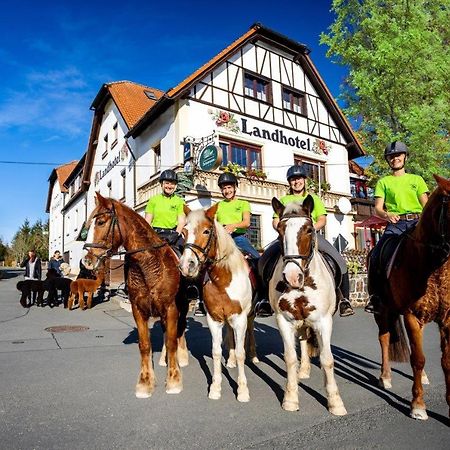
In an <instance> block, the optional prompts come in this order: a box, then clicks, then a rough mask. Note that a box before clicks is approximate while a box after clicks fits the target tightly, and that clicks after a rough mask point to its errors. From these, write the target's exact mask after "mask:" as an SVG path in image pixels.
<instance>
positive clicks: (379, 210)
mask: <svg viewBox="0 0 450 450" xmlns="http://www.w3.org/2000/svg"><path fill="white" fill-rule="evenodd" d="M375 214H376V215H377V216H378V217H380V218H381V219H384V220H387V221H388V222H390V223H397V222H398V221H399V220H400V217H399V215H398V214H395V213H390V212H387V211H385V210H384V198H382V197H375Z"/></svg>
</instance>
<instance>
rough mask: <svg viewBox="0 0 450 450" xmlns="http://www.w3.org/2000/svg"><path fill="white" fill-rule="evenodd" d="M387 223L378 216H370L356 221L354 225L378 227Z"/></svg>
mask: <svg viewBox="0 0 450 450" xmlns="http://www.w3.org/2000/svg"><path fill="white" fill-rule="evenodd" d="M387 223H388V222H387V220H384V219H381V218H380V217H378V216H370V217H368V218H367V219H364V220H361V222H356V223H355V227H358V228H375V229H380V228H383V227H385V226H386V225H387Z"/></svg>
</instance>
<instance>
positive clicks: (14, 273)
mask: <svg viewBox="0 0 450 450" xmlns="http://www.w3.org/2000/svg"><path fill="white" fill-rule="evenodd" d="M1 272H2V273H1V274H0V280H9V279H11V278H16V277H20V276H21V275H23V274H24V273H25V271H24V270H18V269H17V270H16V269H2V270H1Z"/></svg>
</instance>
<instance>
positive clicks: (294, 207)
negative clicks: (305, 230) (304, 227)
mask: <svg viewBox="0 0 450 450" xmlns="http://www.w3.org/2000/svg"><path fill="white" fill-rule="evenodd" d="M290 215H293V216H294V215H299V216H305V217H306V214H305V211H304V209H303V207H302V203H301V202H297V201H296V202H291V203H288V204H287V205H286V207H285V208H284V211H283V217H285V216H290Z"/></svg>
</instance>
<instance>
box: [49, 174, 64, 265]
mask: <svg viewBox="0 0 450 450" xmlns="http://www.w3.org/2000/svg"><path fill="white" fill-rule="evenodd" d="M64 195H65V194H64V193H62V192H61V188H60V187H59V181H58V180H56V181H55V182H54V184H53V188H52V193H51V200H50V212H49V234H48V251H49V257H50V256H52V255H53V253H54V252H55V251H56V250H59V251H62V240H63V239H62V238H63V216H62V213H61V210H62V208H63V206H64Z"/></svg>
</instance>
